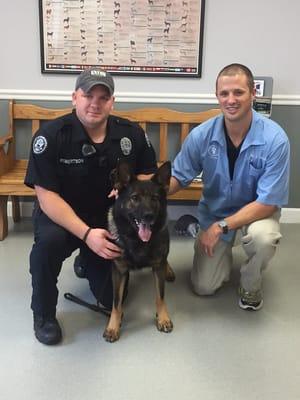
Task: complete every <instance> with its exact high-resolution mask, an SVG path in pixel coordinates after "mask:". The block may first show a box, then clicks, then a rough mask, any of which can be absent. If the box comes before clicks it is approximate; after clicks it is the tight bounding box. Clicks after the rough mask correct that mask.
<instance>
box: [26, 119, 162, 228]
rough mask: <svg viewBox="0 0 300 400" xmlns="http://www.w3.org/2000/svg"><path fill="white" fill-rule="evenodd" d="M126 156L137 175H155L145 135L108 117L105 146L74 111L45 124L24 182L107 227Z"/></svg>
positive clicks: (152, 154)
mask: <svg viewBox="0 0 300 400" xmlns="http://www.w3.org/2000/svg"><path fill="white" fill-rule="evenodd" d="M121 158H126V159H127V160H128V161H129V162H130V164H131V165H132V167H133V170H134V171H135V173H136V174H149V173H153V172H155V171H156V168H157V166H156V157H155V152H154V149H153V147H152V145H151V143H150V142H149V140H148V138H147V136H146V135H145V133H144V131H143V130H142V129H141V128H140V127H139V126H138V125H137V124H134V123H132V122H130V121H128V120H126V119H122V118H118V117H115V116H109V118H108V124H107V135H106V138H105V140H104V142H103V143H101V144H96V143H93V142H92V141H91V139H90V138H89V136H88V135H87V133H86V131H85V129H84V127H83V125H82V124H81V122H80V121H79V119H78V118H77V116H76V114H75V112H74V111H73V112H72V113H71V114H68V115H65V116H63V117H61V118H58V119H56V120H55V121H51V122H48V123H46V124H44V125H43V126H42V127H41V128H40V129H39V131H38V132H37V133H36V134H35V136H34V138H33V141H32V149H31V152H30V158H29V164H28V169H27V174H26V177H25V184H26V185H28V186H30V187H34V185H38V186H41V187H43V188H45V189H47V190H50V191H53V192H56V193H58V194H59V195H60V196H61V197H62V198H63V199H64V200H65V201H66V202H67V203H68V204H69V205H70V206H71V207H72V208H73V210H74V211H75V212H76V213H77V215H79V216H80V217H81V218H82V219H83V220H85V222H87V223H88V224H90V225H91V226H105V224H106V214H107V209H108V207H109V206H110V205H111V204H112V202H113V200H112V199H109V198H108V197H107V196H108V194H109V193H110V191H111V189H112V182H111V180H110V173H111V171H112V169H114V168H115V167H116V164H117V161H118V160H119V159H121Z"/></svg>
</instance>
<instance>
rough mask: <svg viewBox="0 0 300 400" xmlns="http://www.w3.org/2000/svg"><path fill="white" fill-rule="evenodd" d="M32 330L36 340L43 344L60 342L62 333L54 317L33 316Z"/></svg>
mask: <svg viewBox="0 0 300 400" xmlns="http://www.w3.org/2000/svg"><path fill="white" fill-rule="evenodd" d="M33 329H34V333H35V337H36V338H37V340H38V341H39V342H41V343H43V344H47V345H52V344H57V343H59V342H60V341H61V340H62V332H61V328H60V326H59V323H58V321H57V319H56V318H55V317H42V316H40V315H36V314H34V315H33Z"/></svg>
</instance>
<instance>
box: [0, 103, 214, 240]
mask: <svg viewBox="0 0 300 400" xmlns="http://www.w3.org/2000/svg"><path fill="white" fill-rule="evenodd" d="M69 112H71V108H64V109H50V108H43V107H39V106H36V105H32V104H17V103H15V102H14V101H13V100H11V101H10V102H9V132H8V134H7V135H6V136H2V137H1V136H0V240H3V239H4V238H5V237H6V236H7V234H8V220H7V203H8V199H9V198H10V199H11V203H12V217H13V221H14V222H18V221H19V220H20V216H21V215H20V204H19V196H35V192H34V190H32V189H30V188H28V187H27V186H25V185H24V183H23V181H24V176H25V172H26V168H27V163H28V161H27V160H26V159H22V160H17V159H16V127H15V123H16V121H17V120H29V121H31V133H32V135H33V134H34V133H35V132H36V130H37V129H38V128H39V127H40V123H41V121H43V120H52V119H54V118H57V117H60V116H62V115H64V114H67V113H69ZM219 113H220V110H219V109H211V110H208V111H202V112H179V111H174V110H169V109H165V108H141V109H135V110H127V111H114V112H113V114H114V115H117V116H120V117H123V118H128V119H129V120H131V121H135V122H137V123H139V124H140V125H141V126H142V128H143V129H144V130H148V129H147V127H148V124H150V123H151V124H156V125H158V126H159V129H158V130H159V150H158V154H157V159H158V162H159V163H161V162H163V161H165V160H167V159H168V135H170V129H169V128H170V126H171V125H174V124H177V125H179V126H180V144H181V143H182V142H183V140H184V139H185V137H186V136H187V135H188V133H189V131H190V129H191V126H193V125H197V124H201V123H202V122H204V121H206V120H207V119H209V118H211V117H214V116H216V115H218V114H219ZM150 137H151V135H150ZM201 192H202V185H201V182H192V183H191V185H190V186H189V187H187V188H185V189H183V190H180V191H179V192H177V193H175V194H174V195H172V196H169V199H170V200H184V201H186V200H188V201H191V200H198V199H199V198H200V196H201Z"/></svg>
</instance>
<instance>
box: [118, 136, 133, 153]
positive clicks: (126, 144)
mask: <svg viewBox="0 0 300 400" xmlns="http://www.w3.org/2000/svg"><path fill="white" fill-rule="evenodd" d="M120 146H121V150H122V153H123V154H124V156H128V155H129V154H130V153H131V150H132V143H131V140H130V139H128V137H123V138H122V139H121V141H120Z"/></svg>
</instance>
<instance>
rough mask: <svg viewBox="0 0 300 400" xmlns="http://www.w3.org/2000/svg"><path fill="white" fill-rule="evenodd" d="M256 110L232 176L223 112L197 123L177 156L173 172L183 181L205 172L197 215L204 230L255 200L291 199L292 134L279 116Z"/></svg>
mask: <svg viewBox="0 0 300 400" xmlns="http://www.w3.org/2000/svg"><path fill="white" fill-rule="evenodd" d="M252 112H253V115H252V123H251V126H250V129H249V131H248V133H247V135H246V137H245V140H244V142H243V145H242V147H241V151H240V154H239V156H238V158H237V160H236V163H235V168H234V174H233V179H232V180H231V178H230V174H229V165H228V157H227V148H226V139H225V132H224V117H223V115H220V116H217V117H215V118H212V119H210V120H209V121H207V122H205V123H203V124H201V125H199V126H197V127H196V128H194V129H193V130H192V131H191V132H190V134H189V135H188V136H187V138H186V140H185V142H184V143H183V145H182V148H181V151H180V152H179V153H178V155H177V156H176V158H175V160H174V163H173V168H172V175H173V176H174V177H175V178H176V179H177V180H178V181H179V182H180V184H181V185H182V186H187V185H189V184H190V182H191V181H192V180H193V179H194V178H195V177H196V176H197V175H198V174H199V173H201V172H202V179H203V183H204V191H203V197H202V198H201V199H200V201H199V205H198V219H199V223H200V226H201V228H202V229H204V230H206V229H207V228H208V227H209V226H210V225H211V224H212V223H214V222H215V221H218V220H220V219H223V218H225V217H228V216H229V215H232V214H234V213H235V212H237V211H238V210H239V209H241V208H242V207H244V206H245V205H246V204H248V203H251V202H253V201H257V202H259V203H262V204H268V205H274V206H277V207H279V208H280V207H282V206H283V205H285V204H287V202H288V188H289V160H290V146H289V140H288V138H287V135H286V134H285V132H284V130H283V129H282V128H281V127H280V126H279V125H278V124H277V123H276V122H274V121H272V120H270V119H268V118H266V117H264V116H262V115H261V114H259V113H257V112H256V111H254V110H253V111H252ZM233 234H234V231H230V232H229V234H227V235H223V237H222V239H224V240H228V241H229V240H231V238H232V236H233Z"/></svg>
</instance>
